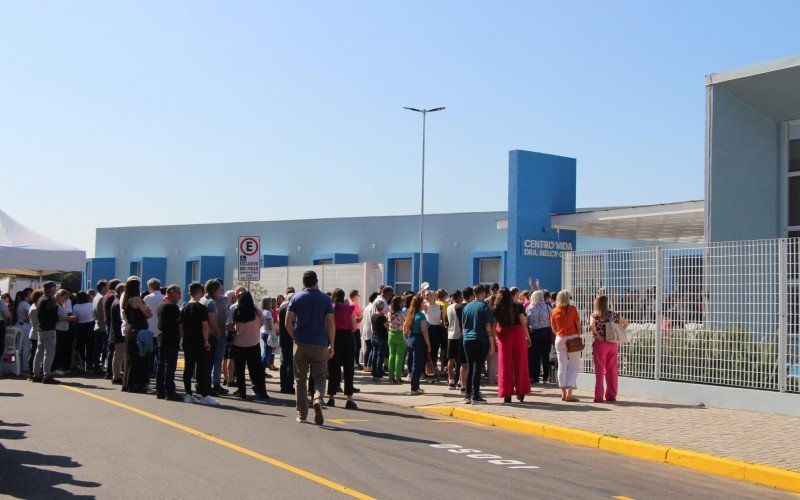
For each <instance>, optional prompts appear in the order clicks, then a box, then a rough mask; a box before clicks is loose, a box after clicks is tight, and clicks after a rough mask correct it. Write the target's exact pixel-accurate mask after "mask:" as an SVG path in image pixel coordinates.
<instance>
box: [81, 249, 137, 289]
mask: <svg viewBox="0 0 800 500" xmlns="http://www.w3.org/2000/svg"><path fill="white" fill-rule="evenodd" d="M86 264H87V265H86V268H85V269H86V272H84V273H83V280H84V286H85V288H84V289H85V290H88V289H90V288H94V287H95V285H96V284H97V282H98V281H100V280H106V281H108V280H112V279H114V278H116V276H117V274H116V259H114V258H113V257H95V258H93V259H86ZM90 264H91V266H90ZM89 267H91V272H90V269H89ZM125 277H126V278H127V276H125ZM120 279H122V278H120Z"/></svg>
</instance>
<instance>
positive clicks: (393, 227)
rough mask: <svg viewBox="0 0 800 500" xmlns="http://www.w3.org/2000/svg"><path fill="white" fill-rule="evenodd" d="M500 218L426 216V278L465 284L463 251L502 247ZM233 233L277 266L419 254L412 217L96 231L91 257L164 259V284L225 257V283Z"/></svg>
mask: <svg viewBox="0 0 800 500" xmlns="http://www.w3.org/2000/svg"><path fill="white" fill-rule="evenodd" d="M506 215H507V214H506V212H472V213H457V214H432V215H426V216H425V251H426V253H431V254H438V255H439V258H438V261H437V262H436V263H435V264H434V263H431V265H430V266H429V265H428V264H427V260H426V266H425V267H426V269H427V270H426V272H425V275H426V279H427V280H429V281H430V282H432V283H433V282H436V284H437V286H439V287H445V288H447V289H452V288H456V287H457V288H462V287H464V286H465V285H466V284H468V283H470V280H471V272H472V259H471V258H470V253H471V252H478V251H497V250H498V249H505V247H506V240H507V234H506V230H504V229H497V221H498V220H502V219H505V218H506ZM241 234H248V235H255V236H260V237H261V250H262V253H263V254H264V255H274V256H285V260H283V261H281V262H280V265H290V266H308V265H309V264H310V262H311V257H312V256H313V255H315V254H336V253H338V254H351V255H357V256H358V261H359V262H380V263H385V262H386V256H387V255H388V254H392V253H408V254H411V253H414V252H415V251H417V252H418V251H419V239H418V238H419V216H413V215H411V216H387V217H353V218H339V219H312V220H297V221H274V222H270V221H266V222H236V223H227V224H192V225H185V226H154V227H130V228H100V229H98V230H97V238H96V240H97V243H96V247H95V255H97V256H98V257H104V256H127V255H134V256H135V255H150V256H161V257H164V258H166V259H167V271H166V276H167V279H166V281H167V282H169V283H183V284H185V278H186V267H185V266H186V258H187V257H190V256H194V255H216V256H221V257H224V258H225V263H226V264H225V267H224V280H225V283H226V287H227V288H229V287H230V286H229V285H231V284H232V283H233V270H234V267H235V264H236V256H237V253H236V251H237V248H236V246H237V241H238V237H239V235H241ZM454 242H455V244H454ZM373 244H375V248H373V247H372V245H373ZM298 248H299V249H300V251H298ZM117 260H118V262H117V268H116V272H115V273H114V274H115V276H117V277H119V276H122V277H123V278H126V277H127V276H128V273H129V271H130V269H129V264H128V258H125V259H124V260H123V259H121V258H120V259H117ZM264 262H271V263H273V265H274V263H275V262H276V261H274V260H272V258H269V259H268V260H266V261H264ZM434 266H438V275H437V276H435V277H434V276H431V275H430V274H429V273H430V272H431V270H433V269H434V268H435V267H434Z"/></svg>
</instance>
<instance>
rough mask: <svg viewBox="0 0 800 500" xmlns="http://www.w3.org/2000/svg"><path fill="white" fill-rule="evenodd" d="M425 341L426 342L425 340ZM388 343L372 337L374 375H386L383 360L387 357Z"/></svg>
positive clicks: (378, 376)
mask: <svg viewBox="0 0 800 500" xmlns="http://www.w3.org/2000/svg"><path fill="white" fill-rule="evenodd" d="M423 343H424V342H423ZM387 347H388V345H387V344H386V341H385V340H383V339H375V338H373V339H372V376H373V378H381V377H383V376H384V375H386V371H384V369H383V360H384V359H386V351H387Z"/></svg>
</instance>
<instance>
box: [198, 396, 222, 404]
mask: <svg viewBox="0 0 800 500" xmlns="http://www.w3.org/2000/svg"><path fill="white" fill-rule="evenodd" d="M197 402H198V403H200V404H201V405H207V406H219V401H217V400H216V399H214V398H212V397H211V396H210V395H209V396H203V397H202V398H200V399H198V400H197Z"/></svg>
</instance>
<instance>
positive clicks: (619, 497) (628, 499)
mask: <svg viewBox="0 0 800 500" xmlns="http://www.w3.org/2000/svg"><path fill="white" fill-rule="evenodd" d="M614 500H636V499H635V498H631V497H626V496H622V495H617V496H615V497H614Z"/></svg>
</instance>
